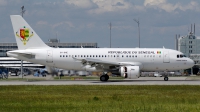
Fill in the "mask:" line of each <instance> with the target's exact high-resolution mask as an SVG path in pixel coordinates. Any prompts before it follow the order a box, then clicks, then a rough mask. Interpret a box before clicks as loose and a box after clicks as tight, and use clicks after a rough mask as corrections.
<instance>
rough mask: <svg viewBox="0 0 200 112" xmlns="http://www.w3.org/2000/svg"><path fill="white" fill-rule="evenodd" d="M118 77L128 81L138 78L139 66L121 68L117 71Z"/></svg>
mask: <svg viewBox="0 0 200 112" xmlns="http://www.w3.org/2000/svg"><path fill="white" fill-rule="evenodd" d="M119 72H120V75H121V76H122V77H124V78H128V79H137V78H139V77H140V67H139V66H122V67H120V69H119Z"/></svg>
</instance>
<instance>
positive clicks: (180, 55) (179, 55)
mask: <svg viewBox="0 0 200 112" xmlns="http://www.w3.org/2000/svg"><path fill="white" fill-rule="evenodd" d="M184 57H186V56H185V55H183V54H178V55H177V58H184Z"/></svg>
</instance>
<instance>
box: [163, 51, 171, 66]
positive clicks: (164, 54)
mask: <svg viewBox="0 0 200 112" xmlns="http://www.w3.org/2000/svg"><path fill="white" fill-rule="evenodd" d="M163 63H170V59H169V51H164V53H163Z"/></svg>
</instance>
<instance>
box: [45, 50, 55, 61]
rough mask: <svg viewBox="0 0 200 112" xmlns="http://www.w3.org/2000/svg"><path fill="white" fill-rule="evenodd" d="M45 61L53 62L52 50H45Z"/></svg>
mask: <svg viewBox="0 0 200 112" xmlns="http://www.w3.org/2000/svg"><path fill="white" fill-rule="evenodd" d="M46 62H47V63H53V51H52V50H48V51H47V58H46Z"/></svg>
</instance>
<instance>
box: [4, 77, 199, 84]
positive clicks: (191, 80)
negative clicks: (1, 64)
mask: <svg viewBox="0 0 200 112" xmlns="http://www.w3.org/2000/svg"><path fill="white" fill-rule="evenodd" d="M0 85H200V77H169V81H164V80H163V77H141V78H139V79H132V80H129V79H126V80H109V81H107V82H101V81H99V80H41V81H40V80H39V81H33V80H28V79H27V80H26V81H24V80H23V81H15V80H12V81H10V80H8V81H7V80H1V81H0Z"/></svg>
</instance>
